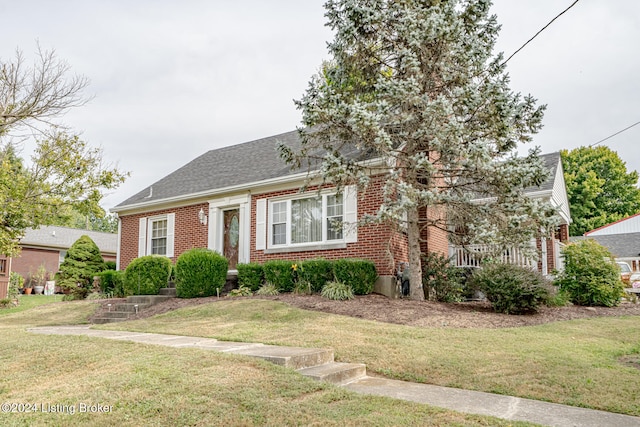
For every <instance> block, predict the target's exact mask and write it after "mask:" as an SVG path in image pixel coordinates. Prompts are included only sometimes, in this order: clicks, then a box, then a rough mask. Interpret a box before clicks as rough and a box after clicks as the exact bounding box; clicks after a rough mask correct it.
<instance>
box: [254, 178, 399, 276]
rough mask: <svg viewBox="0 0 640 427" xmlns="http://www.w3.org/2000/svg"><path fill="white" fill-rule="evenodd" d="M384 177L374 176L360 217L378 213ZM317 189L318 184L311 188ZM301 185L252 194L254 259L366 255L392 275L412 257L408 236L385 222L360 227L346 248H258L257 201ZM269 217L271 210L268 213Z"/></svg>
mask: <svg viewBox="0 0 640 427" xmlns="http://www.w3.org/2000/svg"><path fill="white" fill-rule="evenodd" d="M382 184H383V181H382V179H373V180H372V182H371V184H370V185H369V188H368V189H367V192H366V193H365V194H364V195H363V196H359V197H358V220H360V219H361V218H362V216H363V215H365V214H372V215H373V214H375V213H376V212H377V211H378V208H379V207H380V204H381V203H382ZM310 190H311V191H314V190H315V189H314V188H310ZM296 193H298V190H297V189H291V190H286V191H279V192H273V193H265V194H259V195H253V196H252V198H251V219H250V223H251V247H250V257H251V261H253V262H259V263H262V262H265V261H269V260H274V259H285V260H292V261H295V260H300V261H302V260H306V259H312V258H325V259H339V258H363V259H368V260H371V261H373V262H374V263H375V265H376V270H377V272H378V274H379V275H381V276H382V275H392V274H393V273H394V272H395V269H396V267H397V265H398V263H399V262H406V261H408V257H407V244H406V236H405V235H404V234H403V233H400V232H397V231H394V230H393V229H392V228H391V227H390V226H388V225H384V224H370V225H365V226H360V227H359V228H358V241H357V242H355V243H347V247H346V248H343V249H330V250H315V251H301V252H287V253H272V254H268V253H265V252H266V251H263V250H256V246H255V240H256V201H257V200H259V199H268V198H273V197H278V196H285V195H294V194H296ZM267 218H268V213H267Z"/></svg>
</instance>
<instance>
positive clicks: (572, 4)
mask: <svg viewBox="0 0 640 427" xmlns="http://www.w3.org/2000/svg"><path fill="white" fill-rule="evenodd" d="M579 1H580V0H575V1H574V2H573V3H571V5H570V6H569V7H567V8H566V9H565V10H563V11H562V12H560V13H559V14H557V15H556V16H555V18H553V19H552V20H551V21H549V23H548V24H547V25H545V26H544V27H542V29H540V31H538V32H537V33H535V34H534V35H533V37H531V38H530V39H529V40H527V41H526V43H525V44H523V45H522V46H520V47H519V48H518V50H516V51H515V52H513V53H512V54H511V56H509V57H508V58H507V59H506V60H505V61H504V62H503V63H502V64H501V65H504V64H506V63H507V62H509V60H510V59H511V58H513V57H514V56H516V54H517V53H518V52H520V51H521V50H522V49H524V47H525V46H526V45H528V44H529V43H530V42H531V41H533V39H535V38H536V37H538V35H539V34H540V33H541V32H543V31H544V30H546V29H547V27H548V26H549V25H551V24H553V21H555V20H556V19H558V18H560V17H561V16H562V15H564V14H565V13H566V12H567V11H568V10H569V9H571V8H572V7H573V6H575V4H576V3H578V2H579Z"/></svg>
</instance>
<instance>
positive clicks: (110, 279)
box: [98, 270, 125, 297]
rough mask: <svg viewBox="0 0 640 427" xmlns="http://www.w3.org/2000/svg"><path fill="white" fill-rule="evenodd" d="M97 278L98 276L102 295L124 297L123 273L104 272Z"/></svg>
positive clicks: (114, 271)
mask: <svg viewBox="0 0 640 427" xmlns="http://www.w3.org/2000/svg"><path fill="white" fill-rule="evenodd" d="M98 276H100V290H101V291H102V292H103V293H105V294H112V295H113V296H114V297H123V296H124V295H125V291H124V271H116V270H105V271H103V272H101V273H100V274H98Z"/></svg>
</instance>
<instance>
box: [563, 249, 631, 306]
mask: <svg viewBox="0 0 640 427" xmlns="http://www.w3.org/2000/svg"><path fill="white" fill-rule="evenodd" d="M562 254H563V256H564V271H563V272H562V273H561V274H560V275H559V277H558V280H557V281H556V284H557V285H558V286H559V287H560V290H562V291H565V292H566V293H567V294H568V295H569V298H570V299H571V302H573V303H574V304H578V305H599V306H605V307H613V306H615V305H618V303H620V300H621V299H622V297H623V295H624V285H623V283H622V281H621V280H620V272H619V271H618V267H617V266H616V264H615V263H614V259H613V256H612V255H611V252H609V250H607V248H605V247H604V246H602V245H600V244H598V243H597V242H596V241H595V240H592V239H589V240H582V241H579V242H575V243H571V244H569V245H567V246H565V247H564V249H563V251H562Z"/></svg>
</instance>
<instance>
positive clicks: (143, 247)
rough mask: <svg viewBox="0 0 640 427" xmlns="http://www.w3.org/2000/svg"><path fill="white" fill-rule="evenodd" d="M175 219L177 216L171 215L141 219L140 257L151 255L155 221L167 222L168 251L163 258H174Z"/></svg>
mask: <svg viewBox="0 0 640 427" xmlns="http://www.w3.org/2000/svg"><path fill="white" fill-rule="evenodd" d="M175 217H176V214H174V213H169V214H164V215H155V216H150V217H145V218H140V226H139V242H138V256H139V257H140V256H145V255H151V237H152V234H153V233H152V232H151V230H152V227H153V223H154V222H155V221H163V220H166V221H167V237H166V238H167V250H166V253H165V254H164V255H163V256H166V257H167V258H173V256H174V245H175V239H174V236H175Z"/></svg>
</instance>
